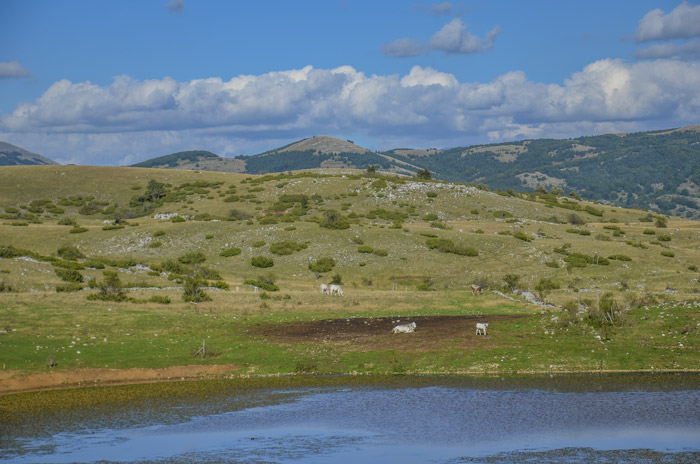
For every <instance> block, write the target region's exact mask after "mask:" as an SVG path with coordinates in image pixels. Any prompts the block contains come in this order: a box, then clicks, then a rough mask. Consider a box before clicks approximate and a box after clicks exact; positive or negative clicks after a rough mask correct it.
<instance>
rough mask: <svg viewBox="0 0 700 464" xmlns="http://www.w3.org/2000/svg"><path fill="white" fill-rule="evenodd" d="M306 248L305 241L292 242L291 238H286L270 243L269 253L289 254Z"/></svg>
mask: <svg viewBox="0 0 700 464" xmlns="http://www.w3.org/2000/svg"><path fill="white" fill-rule="evenodd" d="M306 248H307V244H306V243H298V242H293V241H291V240H286V241H283V242H276V243H273V244H271V245H270V253H272V254H275V255H281V256H283V255H291V254H292V253H294V252H297V251H301V250H304V249H306Z"/></svg>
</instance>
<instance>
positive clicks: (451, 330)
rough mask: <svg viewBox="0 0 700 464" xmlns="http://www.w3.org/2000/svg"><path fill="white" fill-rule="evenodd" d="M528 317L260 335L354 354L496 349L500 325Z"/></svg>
mask: <svg viewBox="0 0 700 464" xmlns="http://www.w3.org/2000/svg"><path fill="white" fill-rule="evenodd" d="M524 317H527V316H525V315H489V316H413V317H411V316H405V317H372V318H352V319H326V320H320V321H304V322H294V323H287V324H274V325H272V324H269V325H263V326H260V327H259V328H258V333H259V334H260V335H262V336H264V337H267V338H268V339H269V340H270V341H271V342H273V343H278V344H280V345H292V344H299V343H334V344H338V345H341V346H342V345H346V346H347V348H348V349H352V350H353V351H369V350H383V349H394V350H401V351H432V350H439V349H441V348H444V346H445V345H446V344H447V345H449V344H454V343H459V344H460V345H464V346H465V347H479V346H482V347H483V346H493V345H494V344H496V343H497V342H498V325H499V323H500V322H503V321H509V320H515V319H520V318H524ZM411 322H415V323H416V331H415V332H414V333H407V334H393V333H391V329H393V328H394V327H395V326H397V325H400V324H409V323H411ZM477 322H488V323H489V333H488V335H486V336H481V335H479V336H477V335H476V323H477Z"/></svg>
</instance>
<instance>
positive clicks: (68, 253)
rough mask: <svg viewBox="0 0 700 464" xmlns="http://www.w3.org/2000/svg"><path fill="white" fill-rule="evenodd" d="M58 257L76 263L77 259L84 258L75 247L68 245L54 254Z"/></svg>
mask: <svg viewBox="0 0 700 464" xmlns="http://www.w3.org/2000/svg"><path fill="white" fill-rule="evenodd" d="M56 254H58V256H60V257H61V258H63V259H67V260H69V261H77V260H79V259H83V258H85V255H84V254H82V253H81V252H80V250H78V249H77V248H76V247H74V246H70V245H64V246H62V247H61V248H59V249H58V251H57V252H56Z"/></svg>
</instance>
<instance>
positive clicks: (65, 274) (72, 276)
mask: <svg viewBox="0 0 700 464" xmlns="http://www.w3.org/2000/svg"><path fill="white" fill-rule="evenodd" d="M54 272H55V273H56V275H57V276H58V277H60V278H61V280H63V281H64V282H74V283H78V282H82V281H83V280H84V278H83V275H82V274H81V273H80V272H78V271H76V270H75V269H62V268H56V269H54Z"/></svg>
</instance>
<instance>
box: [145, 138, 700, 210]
mask: <svg viewBox="0 0 700 464" xmlns="http://www.w3.org/2000/svg"><path fill="white" fill-rule="evenodd" d="M180 153H181V154H182V153H195V152H180ZM206 153H210V152H206ZM175 155H178V154H173V155H168V156H175ZM210 155H213V154H211V153H210ZM183 156H184V155H183ZM181 157H182V156H181ZM161 158H163V157H161ZM166 158H167V156H166ZM157 159H160V158H157ZM150 161H153V160H150ZM144 163H147V162H144ZM144 163H139V165H143V164H144ZM139 165H136V166H139ZM369 166H374V168H375V169H376V170H377V171H380V172H384V173H389V174H398V175H408V176H411V175H415V174H416V173H417V172H418V171H420V170H423V169H427V170H429V171H430V172H431V174H432V176H433V177H435V178H439V179H442V180H447V181H451V182H462V183H471V184H482V185H484V186H488V188H491V189H495V190H502V191H509V190H513V191H517V192H531V191H533V190H536V189H539V190H542V189H547V190H551V189H554V190H555V191H557V192H559V191H561V192H565V193H567V194H572V195H580V196H582V197H585V198H587V199H590V200H594V201H599V202H604V203H609V204H614V205H618V206H625V207H636V208H642V209H649V210H653V211H658V212H662V213H665V214H672V215H677V216H682V217H687V218H700V125H692V126H685V127H680V128H673V129H662V130H656V131H647V132H635V133H625V134H603V135H596V136H582V137H577V138H570V139H530V140H521V141H514V142H501V143H494V144H482V145H471V146H463V147H454V148H447V149H437V148H430V149H420V148H417V149H416V148H397V149H393V150H387V151H382V152H380V151H372V150H370V149H367V148H365V147H361V146H359V145H356V144H355V143H354V142H352V141H350V140H343V139H339V138H335V137H329V136H315V137H309V138H305V139H302V140H299V141H297V142H293V143H290V144H288V145H285V146H282V147H279V148H276V149H272V150H268V151H266V152H264V153H260V154H257V155H250V156H243V155H242V156H238V157H236V158H222V157H218V156H216V155H214V156H208V157H206V159H205V157H199V158H197V159H189V161H188V163H184V162H180V161H175V162H174V165H173V164H172V163H170V164H160V165H156V164H154V163H151V164H150V165H149V167H162V168H171V169H172V168H176V169H201V170H212V171H223V172H239V173H249V174H261V173H275V172H286V171H298V170H309V169H359V170H365V169H367V168H368V167H369Z"/></svg>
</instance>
